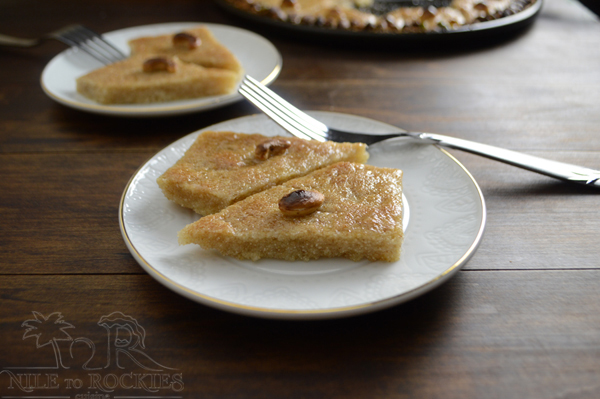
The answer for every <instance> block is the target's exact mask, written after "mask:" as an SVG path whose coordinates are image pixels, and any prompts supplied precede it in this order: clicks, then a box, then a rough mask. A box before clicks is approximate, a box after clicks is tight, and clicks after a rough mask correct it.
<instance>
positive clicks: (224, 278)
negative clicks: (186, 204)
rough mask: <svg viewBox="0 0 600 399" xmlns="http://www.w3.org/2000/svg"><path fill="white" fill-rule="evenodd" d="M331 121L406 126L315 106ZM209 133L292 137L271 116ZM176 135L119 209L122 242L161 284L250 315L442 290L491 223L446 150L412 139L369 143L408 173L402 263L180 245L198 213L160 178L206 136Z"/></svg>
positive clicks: (341, 311)
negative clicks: (249, 254) (175, 199)
mask: <svg viewBox="0 0 600 399" xmlns="http://www.w3.org/2000/svg"><path fill="white" fill-rule="evenodd" d="M311 114H312V115H313V116H315V117H316V118H317V119H320V120H321V121H323V122H325V123H326V124H328V125H330V126H332V127H337V128H342V129H343V128H346V129H350V128H353V129H355V130H356V129H358V130H364V131H368V132H377V133H390V132H393V131H397V130H398V129H397V128H394V127H392V126H389V125H386V124H384V123H381V122H376V121H373V120H371V119H365V118H361V117H357V116H351V115H345V114H338V113H330V112H311ZM204 130H232V131H237V132H244V133H256V132H260V133H263V134H265V135H286V133H285V132H284V131H283V130H281V128H279V127H278V126H277V125H276V124H275V123H274V122H272V121H271V120H269V119H268V118H267V117H265V116H264V115H253V116H247V117H243V118H239V119H234V120H230V121H226V122H223V123H220V124H217V125H214V126H211V127H208V128H206V129H203V130H202V131H204ZM200 132H201V131H199V132H195V133H192V134H190V135H188V136H185V137H183V138H182V139H180V140H178V141H176V142H175V143H173V144H172V145H170V146H168V147H167V148H165V149H163V150H162V151H160V152H159V153H158V154H156V155H155V156H154V157H153V158H152V159H150V160H149V161H148V162H147V163H145V164H144V165H143V166H142V167H141V168H140V169H139V170H138V171H137V173H136V174H135V175H134V176H133V177H132V179H131V180H130V182H129V184H128V185H127V187H126V189H125V191H124V193H123V197H122V200H121V206H120V210H119V216H120V225H121V232H122V234H123V238H124V239H125V243H126V244H127V246H128V248H129V250H130V251H131V253H132V255H133V256H134V258H135V259H136V260H137V261H138V262H139V264H140V265H141V266H142V267H143V268H144V269H145V270H146V271H147V272H148V273H149V274H150V275H151V276H152V277H154V278H155V279H156V280H157V281H159V282H160V283H162V284H164V285H165V286H167V287H169V288H170V289H172V290H173V291H175V292H177V293H179V294H181V295H183V296H186V297H188V298H190V299H192V300H195V301H197V302H200V303H202V304H205V305H208V306H213V307H215V308H219V309H223V310H227V311H230V312H235V313H241V314H245V315H250V316H259V317H267V318H287V319H317V318H334V317H344V316H351V315H357V314H361V313H367V312H372V311H375V310H379V309H383V308H386V307H389V306H393V305H396V304H399V303H401V302H404V301H407V300H409V299H411V298H414V297H416V296H418V295H421V294H423V293H425V292H427V291H429V290H431V289H433V288H434V287H436V286H438V285H439V284H441V283H442V282H444V281H445V280H446V279H448V278H449V277H450V276H452V275H453V274H454V273H455V272H457V271H458V270H459V269H460V267H461V266H462V265H464V264H465V263H466V262H467V260H468V259H469V258H470V256H471V255H472V254H473V253H474V252H475V249H476V248H477V246H478V244H479V242H480V240H481V237H482V234H483V230H484V225H485V218H486V213H485V203H484V199H483V196H482V194H481V191H480V189H479V187H478V186H477V183H476V182H475V180H474V179H473V177H472V176H471V175H470V174H469V172H468V171H467V170H466V169H465V168H464V167H463V166H462V165H461V164H460V163H459V162H458V161H457V160H456V159H454V158H453V157H452V156H451V155H449V154H448V153H447V152H445V151H443V150H441V149H439V148H437V147H435V146H432V145H428V144H416V143H411V142H409V141H406V140H404V139H394V140H389V141H387V142H386V143H385V144H384V145H379V144H375V145H372V146H370V147H369V153H370V155H371V157H370V159H369V163H370V164H372V165H377V166H386V167H396V168H400V169H402V170H404V182H403V185H404V199H405V202H406V204H407V205H408V207H407V208H406V211H408V209H410V212H407V214H408V213H409V214H410V218H409V219H408V224H407V225H405V228H404V230H405V239H404V243H403V246H402V255H401V258H400V260H399V261H398V262H395V263H386V262H368V261H361V262H353V261H350V260H346V259H325V260H318V261H311V262H302V261H300V262H284V261H278V260H269V259H265V260H260V261H258V262H252V261H240V260H237V259H233V258H229V257H224V256H221V255H219V254H217V253H216V252H214V251H205V250H202V249H201V248H200V247H198V246H196V245H186V246H179V245H178V244H177V232H178V231H179V230H180V229H181V228H183V227H184V226H185V225H187V224H188V223H191V222H193V221H195V220H197V218H198V215H196V214H194V212H192V211H189V210H186V209H184V208H182V207H180V206H179V205H176V204H174V203H171V202H170V201H168V200H167V199H166V198H165V197H164V196H163V194H162V192H161V190H160V189H159V187H158V185H157V184H156V178H157V177H158V176H160V175H161V174H162V173H163V172H164V171H165V170H167V169H168V168H169V167H170V166H172V165H173V164H174V163H175V161H177V160H178V159H179V158H180V157H181V156H182V155H183V154H184V152H185V150H186V149H187V148H188V147H189V146H190V145H191V143H192V142H193V141H194V140H195V138H196V137H197V135H198V134H199V133H200Z"/></svg>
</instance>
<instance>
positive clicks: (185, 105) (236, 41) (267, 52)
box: [41, 22, 282, 117]
mask: <svg viewBox="0 0 600 399" xmlns="http://www.w3.org/2000/svg"><path fill="white" fill-rule="evenodd" d="M198 25H203V26H206V27H207V28H209V29H210V30H211V31H212V32H213V34H214V35H215V37H216V38H217V39H218V40H219V41H220V42H221V43H222V44H223V45H225V46H226V47H227V48H228V49H229V50H230V51H231V52H232V53H233V54H235V56H236V57H237V58H238V60H239V61H240V63H241V64H242V66H243V68H244V71H245V73H247V74H248V75H250V76H252V77H254V78H255V79H258V80H260V81H262V82H263V83H264V84H267V85H268V84H270V83H271V82H273V81H274V80H275V79H276V78H277V76H278V75H279V72H280V71H281V62H282V61H281V54H279V51H277V49H276V48H275V46H273V44H272V43H271V42H269V41H268V40H267V39H265V38H264V37H262V36H259V35H257V34H256V33H253V32H250V31H247V30H244V29H240V28H236V27H233V26H227V25H218V24H209V23H202V22H178V23H166V24H156V25H145V26H136V27H133V28H127V29H121V30H117V31H113V32H109V33H105V34H104V35H103V36H104V37H105V38H106V39H107V40H108V41H110V42H111V43H113V44H114V45H115V46H116V47H117V48H119V49H120V50H121V51H123V52H124V53H125V54H129V47H128V45H127V42H128V41H129V40H131V39H135V38H138V37H142V36H158V35H163V34H169V33H176V32H179V31H181V30H183V29H187V28H190V27H194V26H198ZM101 66H102V64H101V63H100V62H99V61H97V60H95V59H94V58H92V57H90V56H89V55H87V54H86V53H84V52H81V51H77V50H75V49H72V48H70V49H68V50H65V51H63V52H62V53H60V54H59V55H57V56H56V57H54V58H53V59H52V60H51V61H50V62H49V63H48V65H47V66H46V68H45V69H44V71H43V73H42V78H41V84H42V88H43V89H44V91H45V92H46V94H47V95H48V96H50V98H52V99H53V100H55V101H57V102H59V103H61V104H63V105H66V106H68V107H71V108H75V109H78V110H82V111H87V112H93V113H97V114H107V115H116V116H127V117H154V116H167V115H179V114H185V113H192V112H199V111H206V110H209V109H214V108H217V107H221V106H224V105H227V104H231V103H233V102H236V101H239V100H241V98H242V97H241V96H240V95H239V94H238V93H237V90H236V91H235V92H234V93H231V94H227V95H222V96H212V97H204V98H198V99H191V100H182V101H170V102H165V103H156V104H124V105H103V104H99V103H97V102H95V101H92V100H90V99H88V98H86V97H84V96H82V95H81V94H79V93H77V89H76V84H75V79H77V78H78V77H79V76H81V75H85V74H86V73H88V72H90V71H92V70H94V69H97V68H99V67H101Z"/></svg>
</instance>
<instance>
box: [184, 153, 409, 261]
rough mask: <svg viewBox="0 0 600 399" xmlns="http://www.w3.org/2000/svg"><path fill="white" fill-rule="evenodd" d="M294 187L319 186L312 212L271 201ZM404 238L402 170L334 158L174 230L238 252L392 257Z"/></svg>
mask: <svg viewBox="0 0 600 399" xmlns="http://www.w3.org/2000/svg"><path fill="white" fill-rule="evenodd" d="M295 190H306V191H318V192H319V193H322V194H323V197H324V201H323V203H322V205H320V207H319V208H318V209H317V210H315V211H314V212H312V213H309V214H307V215H300V216H289V215H286V214H285V213H283V212H281V210H280V208H279V206H278V204H279V201H280V199H281V198H282V197H284V196H286V195H288V194H289V193H291V192H293V191H295ZM402 240H403V231H402V171H401V170H398V169H391V168H382V167H375V166H371V165H363V164H357V163H351V162H340V163H336V164H334V165H331V166H329V167H326V168H323V169H320V170H317V171H315V172H313V173H311V174H309V175H307V176H304V177H300V178H297V179H293V180H290V181H287V182H285V183H283V184H281V185H279V186H276V187H273V188H271V189H269V190H266V191H263V192H261V193H258V194H255V195H253V196H250V197H248V198H246V199H244V200H242V201H240V202H237V203H236V204H233V205H231V206H229V207H227V208H226V209H224V210H223V211H221V212H219V213H216V214H213V215H210V216H205V217H203V218H200V219H199V220H198V221H196V222H194V223H192V224H189V225H187V226H186V227H185V228H184V229H182V230H181V231H180V232H179V242H180V244H191V243H194V244H198V245H200V246H201V247H202V248H204V249H216V250H217V251H219V252H220V253H221V254H223V255H226V256H232V257H235V258H238V259H251V260H258V259H261V258H271V259H283V260H290V261H293V260H305V261H307V260H311V259H319V258H334V257H344V258H348V259H351V260H354V261H358V260H360V259H363V258H365V259H368V260H370V261H386V262H393V261H397V260H398V259H399V257H400V248H401V245H402Z"/></svg>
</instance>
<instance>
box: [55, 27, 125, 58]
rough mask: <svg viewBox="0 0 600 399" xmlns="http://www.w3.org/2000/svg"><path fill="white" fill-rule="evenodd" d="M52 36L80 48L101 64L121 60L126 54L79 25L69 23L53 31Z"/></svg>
mask: <svg viewBox="0 0 600 399" xmlns="http://www.w3.org/2000/svg"><path fill="white" fill-rule="evenodd" d="M53 37H54V38H55V39H57V40H60V41H61V42H63V43H65V44H67V45H69V46H72V47H76V48H78V49H81V50H82V51H84V52H86V53H87V54H89V55H90V56H92V57H94V58H95V59H97V60H98V61H100V62H102V63H103V64H112V63H113V62H117V61H121V60H123V59H125V58H126V57H127V56H126V55H125V54H123V53H122V52H121V51H120V50H119V49H118V48H116V47H115V46H114V45H113V44H111V43H110V42H108V41H106V40H105V39H104V38H103V37H102V36H101V35H99V34H98V33H96V32H94V31H92V30H91V29H88V28H86V27H85V26H81V25H70V26H67V27H66V28H64V29H62V30H60V31H58V32H55V33H54V34H53Z"/></svg>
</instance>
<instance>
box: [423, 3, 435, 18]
mask: <svg viewBox="0 0 600 399" xmlns="http://www.w3.org/2000/svg"><path fill="white" fill-rule="evenodd" d="M436 14H437V8H435V7H434V6H429V7H427V8H426V9H425V11H423V19H433V18H435V15H436Z"/></svg>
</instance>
